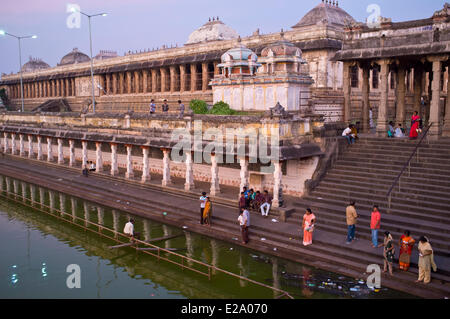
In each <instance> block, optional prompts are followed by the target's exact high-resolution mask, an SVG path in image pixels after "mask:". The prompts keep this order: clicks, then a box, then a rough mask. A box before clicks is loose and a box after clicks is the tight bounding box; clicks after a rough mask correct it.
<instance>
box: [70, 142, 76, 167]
mask: <svg viewBox="0 0 450 319" xmlns="http://www.w3.org/2000/svg"><path fill="white" fill-rule="evenodd" d="M69 166H70V167H73V166H75V141H74V140H69Z"/></svg>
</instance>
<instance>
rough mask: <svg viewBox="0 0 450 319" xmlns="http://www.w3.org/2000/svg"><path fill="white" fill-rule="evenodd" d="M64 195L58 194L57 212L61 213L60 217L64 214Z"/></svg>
mask: <svg viewBox="0 0 450 319" xmlns="http://www.w3.org/2000/svg"><path fill="white" fill-rule="evenodd" d="M65 204H66V195H64V194H62V193H59V210H60V211H61V216H63V215H65V214H66V205H65Z"/></svg>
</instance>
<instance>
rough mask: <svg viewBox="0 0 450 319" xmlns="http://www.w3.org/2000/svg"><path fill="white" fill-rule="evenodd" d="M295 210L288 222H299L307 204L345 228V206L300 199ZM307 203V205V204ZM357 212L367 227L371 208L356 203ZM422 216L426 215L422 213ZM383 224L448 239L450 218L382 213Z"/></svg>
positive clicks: (359, 219)
mask: <svg viewBox="0 0 450 319" xmlns="http://www.w3.org/2000/svg"><path fill="white" fill-rule="evenodd" d="M295 205H296V211H295V212H293V213H292V214H291V216H290V217H289V218H288V220H287V221H288V222H292V223H301V221H302V218H303V214H304V211H305V210H306V208H308V207H309V206H312V207H314V208H316V209H318V210H319V211H320V212H321V214H322V215H323V216H324V217H325V220H330V221H334V222H338V223H340V226H341V227H342V229H346V228H347V224H346V216H345V207H338V206H333V205H327V204H326V203H322V202H320V201H316V202H310V201H306V200H301V201H297V202H295ZM308 205H309V206H308ZM356 208H357V213H358V217H359V218H358V223H360V224H363V225H366V226H367V227H369V225H370V215H371V209H369V208H370V207H369V206H362V205H359V204H357V205H356ZM422 216H423V217H424V218H425V217H426V215H422ZM382 218H383V224H386V225H392V226H393V227H396V228H398V229H399V231H404V230H405V228H408V227H409V228H415V229H417V231H418V232H435V233H436V235H437V236H439V237H443V238H445V239H446V240H447V239H448V240H450V229H449V227H448V224H446V223H450V218H449V219H447V220H445V222H446V223H442V222H436V221H430V220H427V222H426V223H423V219H420V218H412V217H409V216H408V217H405V216H399V215H396V214H383V215H382Z"/></svg>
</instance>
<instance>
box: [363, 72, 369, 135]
mask: <svg viewBox="0 0 450 319" xmlns="http://www.w3.org/2000/svg"><path fill="white" fill-rule="evenodd" d="M369 78H370V68H369V65H362V92H361V93H362V131H363V132H364V133H368V132H369V131H370V118H369V108H370V105H369V103H370V102H369V96H370V86H369Z"/></svg>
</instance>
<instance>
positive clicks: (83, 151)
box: [81, 141, 88, 167]
mask: <svg viewBox="0 0 450 319" xmlns="http://www.w3.org/2000/svg"><path fill="white" fill-rule="evenodd" d="M87 143H88V142H87V141H81V167H84V166H85V165H87V161H88V150H87Z"/></svg>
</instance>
